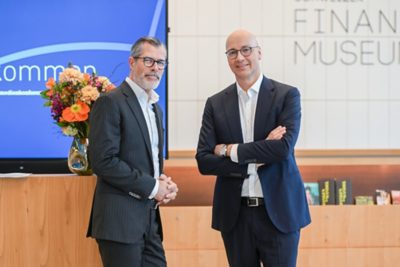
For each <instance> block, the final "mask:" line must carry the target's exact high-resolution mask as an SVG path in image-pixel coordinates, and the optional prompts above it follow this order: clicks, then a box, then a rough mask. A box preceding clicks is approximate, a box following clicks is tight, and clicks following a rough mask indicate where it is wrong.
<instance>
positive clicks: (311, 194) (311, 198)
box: [304, 182, 320, 205]
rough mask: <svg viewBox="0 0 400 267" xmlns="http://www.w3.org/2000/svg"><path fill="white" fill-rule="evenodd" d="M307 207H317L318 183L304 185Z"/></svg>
mask: <svg viewBox="0 0 400 267" xmlns="http://www.w3.org/2000/svg"><path fill="white" fill-rule="evenodd" d="M304 189H305V191H306V197H307V203H308V205H319V204H320V202H319V185H318V183H316V182H314V183H304Z"/></svg>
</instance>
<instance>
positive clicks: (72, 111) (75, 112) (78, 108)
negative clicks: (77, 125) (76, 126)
mask: <svg viewBox="0 0 400 267" xmlns="http://www.w3.org/2000/svg"><path fill="white" fill-rule="evenodd" d="M89 111H90V108H89V106H88V105H86V104H85V103H83V102H81V101H77V102H76V104H73V105H72V106H70V107H67V108H66V109H64V110H63V112H62V119H63V120H65V121H67V122H76V121H86V120H87V119H88V117H89Z"/></svg>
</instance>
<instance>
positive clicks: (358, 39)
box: [168, 0, 400, 150]
mask: <svg viewBox="0 0 400 267" xmlns="http://www.w3.org/2000/svg"><path fill="white" fill-rule="evenodd" d="M168 8H169V27H170V29H171V32H170V35H169V62H170V65H169V67H168V68H169V85H168V86H169V118H168V119H169V149H170V150H194V149H195V148H196V144H197V138H198V134H199V129H200V125H201V116H202V112H203V108H204V104H205V100H206V99H207V97H208V96H211V95H212V94H214V93H216V92H218V91H220V90H221V89H223V88H225V87H226V86H227V85H229V84H231V83H232V82H233V81H234V76H233V75H232V74H231V72H230V70H229V67H228V64H227V61H226V57H225V54H224V52H225V39H226V37H227V35H228V34H229V33H231V32H232V31H233V30H235V29H238V28H245V29H247V30H249V31H251V32H253V33H254V34H256V35H257V36H258V40H259V43H260V45H261V47H262V51H263V70H264V73H265V74H266V75H267V76H268V77H270V78H272V79H276V80H279V81H281V82H284V83H288V84H291V85H294V86H297V87H298V88H299V89H300V92H301V94H302V108H303V110H302V111H303V117H302V128H301V134H300V137H299V141H298V143H297V148H302V149H307V148H309V149H324V148H327V149H336V148H348V149H353V148H354V149H358V148H367V149H372V148H388V149H397V148H399V147H400V137H399V136H400V123H399V121H400V37H399V32H400V1H398V0H379V1H376V0H347V1H344V0H342V1H339V0H335V1H334V0H327V1H322V0H320V1H318V0H313V1H310V0H169V7H168ZM316 9H318V10H319V11H316ZM379 11H381V12H382V13H381V16H380V17H379V15H380V14H379ZM332 12H334V15H336V16H338V17H339V18H340V19H341V22H342V23H345V22H348V29H347V31H346V30H345V29H344V28H343V27H341V26H340V24H339V23H338V20H337V19H336V20H335V18H336V17H334V16H332V15H331V14H332ZM382 14H383V16H382ZM296 16H297V17H296ZM385 18H386V19H387V20H385ZM346 19H347V20H346ZM332 20H333V21H334V22H333V23H332ZM296 21H297V22H296ZM389 25H390V26H391V27H392V28H390V26H389ZM331 27H333V28H331ZM314 41H315V44H316V46H315V47H314V48H312V49H314V50H312V52H309V53H308V54H306V55H304V53H305V52H304V53H303V54H302V53H301V51H300V49H299V46H300V47H301V49H303V50H304V51H305V50H307V48H309V47H310V46H311V45H312V44H313V42H314ZM295 42H297V43H298V46H297V47H296V45H295ZM319 43H321V46H320V47H319V46H318V44H319ZM335 44H337V45H338V53H337V58H336V61H335V62H334V63H332V64H330V63H329V64H327V63H325V64H324V63H322V61H328V60H332V59H333V56H334V45H335ZM392 45H393V47H392ZM341 46H342V47H341ZM378 46H379V47H378ZM378 48H379V49H378ZM392 48H393V50H392ZM319 49H321V51H322V52H321V53H319ZM378 50H379V52H378ZM295 51H296V52H295ZM314 51H315V53H316V58H315V60H314V57H313V53H314ZM346 51H347V53H346ZM349 51H350V52H349ZM378 53H380V54H378ZM296 55H297V58H296ZM378 57H379V59H380V61H379V59H378ZM321 58H322V59H321ZM355 58H356V59H355ZM391 58H393V59H394V61H393V62H391V63H389V64H388V62H390V59H391ZM341 60H342V61H343V62H345V63H346V64H344V63H343V62H342V61H341ZM382 61H383V62H384V63H382Z"/></svg>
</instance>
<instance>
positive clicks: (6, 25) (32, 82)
mask: <svg viewBox="0 0 400 267" xmlns="http://www.w3.org/2000/svg"><path fill="white" fill-rule="evenodd" d="M0 25H2V27H1V28H0V36H1V39H2V42H1V49H0V125H1V141H0V159H13V158H14V159H17V158H25V159H29V158H36V159H37V158H65V157H66V156H67V154H68V151H69V147H70V146H71V142H72V139H71V137H67V136H65V135H63V134H62V132H61V129H60V127H58V126H57V125H55V124H54V121H53V119H52V117H51V115H50V108H48V107H44V106H43V104H44V102H45V100H44V99H42V98H41V97H40V95H39V92H40V91H42V90H44V89H45V83H46V81H47V80H48V79H49V78H50V77H55V78H58V74H59V73H60V72H61V71H62V70H63V69H64V68H65V67H66V66H67V65H68V64H69V63H72V64H73V65H74V66H75V67H76V68H78V69H80V71H82V72H88V73H92V72H96V73H97V74H98V75H100V76H107V77H108V78H109V79H110V80H111V82H113V83H114V84H115V85H117V86H118V85H119V84H120V83H121V82H122V81H123V80H124V79H125V77H127V76H128V74H129V66H128V57H129V52H130V48H131V45H132V44H133V43H134V42H135V41H136V40H137V39H138V38H139V37H141V36H145V35H150V36H156V37H157V38H159V39H160V40H161V41H163V42H164V43H166V36H167V35H166V30H167V28H166V3H165V1H164V0H146V1H143V0H117V1H115V0H113V1H111V0H97V1H94V0H69V1H53V0H42V1H29V0H19V1H17V0H1V1H0ZM166 75H167V74H166V73H164V76H163V79H162V80H161V83H160V85H159V87H158V88H157V89H156V90H157V93H158V94H159V95H160V102H159V104H160V105H161V107H162V109H163V111H164V122H165V121H166V118H165V116H166V101H167V99H166V81H165V77H166ZM164 127H165V125H164Z"/></svg>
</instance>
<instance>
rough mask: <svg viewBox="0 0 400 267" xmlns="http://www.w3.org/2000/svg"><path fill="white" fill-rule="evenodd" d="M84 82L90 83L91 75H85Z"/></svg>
mask: <svg viewBox="0 0 400 267" xmlns="http://www.w3.org/2000/svg"><path fill="white" fill-rule="evenodd" d="M83 80H84V81H85V82H89V81H90V74H88V73H84V74H83Z"/></svg>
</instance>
